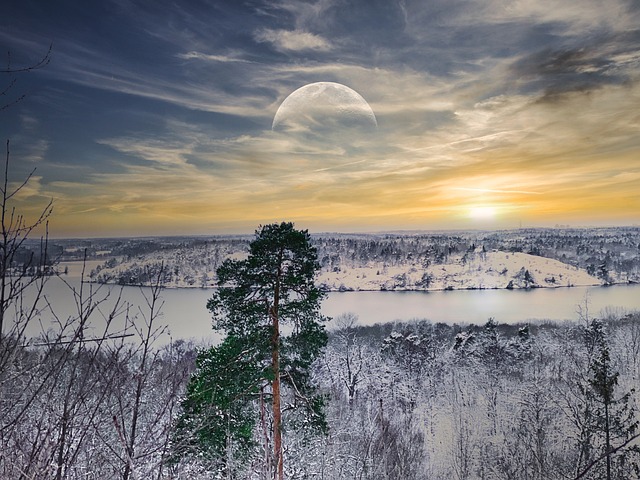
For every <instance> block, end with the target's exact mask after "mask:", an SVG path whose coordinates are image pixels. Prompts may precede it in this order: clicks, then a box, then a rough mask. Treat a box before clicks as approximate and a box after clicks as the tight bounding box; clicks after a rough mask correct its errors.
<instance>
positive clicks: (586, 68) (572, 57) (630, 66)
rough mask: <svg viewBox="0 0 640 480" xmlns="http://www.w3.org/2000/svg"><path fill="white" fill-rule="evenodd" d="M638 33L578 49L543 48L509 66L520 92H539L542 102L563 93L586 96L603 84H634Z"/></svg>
mask: <svg viewBox="0 0 640 480" xmlns="http://www.w3.org/2000/svg"><path fill="white" fill-rule="evenodd" d="M638 45H640V44H639V43H638V32H632V33H627V34H625V35H621V36H619V37H616V38H615V39H608V40H603V41H601V42H597V43H592V44H589V45H585V46H582V47H580V48H565V49H552V48H545V49H542V50H539V51H536V52H534V53H532V54H529V55H527V56H525V57H524V58H522V59H520V60H518V61H517V62H515V63H514V64H513V65H512V66H511V71H512V73H513V74H514V76H515V77H516V78H517V79H518V80H519V81H521V82H522V83H521V86H520V88H521V90H522V91H524V92H526V93H535V92H539V93H540V94H541V95H542V97H543V99H545V100H551V99H554V98H559V97H561V96H562V95H563V94H566V93H572V92H579V93H588V92H590V91H593V90H598V89H600V88H602V87H603V86H606V85H621V84H624V83H626V82H629V81H634V78H635V77H636V76H637V67H638V66H639V64H640V48H638Z"/></svg>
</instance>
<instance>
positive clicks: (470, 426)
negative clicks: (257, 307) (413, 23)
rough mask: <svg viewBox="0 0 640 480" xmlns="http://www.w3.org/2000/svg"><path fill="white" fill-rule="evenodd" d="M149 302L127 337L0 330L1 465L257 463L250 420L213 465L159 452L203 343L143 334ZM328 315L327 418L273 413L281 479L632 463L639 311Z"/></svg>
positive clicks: (251, 469) (12, 473)
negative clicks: (474, 320) (280, 442)
mask: <svg viewBox="0 0 640 480" xmlns="http://www.w3.org/2000/svg"><path fill="white" fill-rule="evenodd" d="M154 301H158V299H155V300H154V298H151V299H150V305H148V306H147V308H148V312H145V313H144V315H141V317H140V318H138V319H135V320H132V330H131V331H132V332H135V333H134V336H133V337H131V338H126V339H124V338H120V339H114V338H111V339H106V340H104V339H101V340H97V341H93V340H92V339H91V337H89V336H88V335H85V334H87V333H89V332H87V331H86V329H87V327H88V326H87V325H86V324H83V323H82V318H84V317H83V315H85V313H86V311H84V310H83V311H81V312H79V314H80V317H79V318H77V319H74V320H75V321H74V322H67V323H65V324H64V325H62V327H64V328H62V329H61V331H60V332H59V334H58V336H56V337H50V338H43V339H38V340H34V341H31V342H27V343H22V342H20V343H19V342H16V339H15V338H11V337H7V336H4V337H3V338H2V345H1V347H2V349H1V350H0V354H1V357H0V362H1V363H0V382H1V383H0V391H1V392H2V396H1V397H0V412H1V414H2V416H1V418H2V425H1V431H0V432H1V436H0V440H1V442H2V448H1V450H0V451H1V453H0V478H7V479H9V478H24V479H31V478H56V479H62V478H65V479H80V478H83V479H85V478H96V479H97V478H101V479H102V478H122V479H128V478H157V479H163V478H194V479H197V478H202V479H208V478H237V479H258V478H265V477H264V476H263V461H264V440H263V438H262V436H261V434H256V437H255V438H253V439H252V440H253V441H252V444H251V445H252V447H251V451H250V454H249V456H248V457H247V458H245V459H244V460H243V461H242V462H240V460H238V464H237V465H235V464H233V461H232V462H231V464H229V465H225V468H223V469H221V468H220V464H219V462H217V461H213V460H211V459H207V458H203V457H201V456H198V455H185V456H183V457H179V458H177V457H176V456H175V454H174V453H173V452H174V451H175V450H176V449H179V444H177V443H176V437H175V435H174V426H175V424H176V421H177V419H178V418H179V416H180V408H181V400H182V399H183V398H184V397H183V396H184V392H185V388H186V386H187V384H188V381H189V377H190V375H191V374H192V373H193V369H194V365H195V358H196V356H197V355H198V354H199V353H200V352H203V351H206V348H207V347H206V346H203V345H197V346H196V345H192V344H189V343H185V342H183V341H175V342H173V343H171V344H170V345H167V346H164V347H161V348H156V347H154V344H153V338H154V332H156V329H157V328H161V326H160V325H156V324H155V323H154V322H157V318H156V319H155V320H154V315H155V314H154V313H153V311H152V310H153V308H154V307H153V303H154ZM93 302H95V299H94V300H93ZM79 304H82V305H86V306H87V307H89V306H90V304H91V302H88V303H87V302H86V301H84V303H80V302H79ZM141 312H142V311H141ZM156 313H157V311H156ZM114 314H117V312H114ZM337 320H338V322H337V323H338V324H339V327H338V328H336V329H335V330H332V331H331V332H329V341H328V345H327V347H326V349H325V351H324V352H323V354H322V355H321V357H320V358H319V359H318V360H317V362H316V363H315V364H314V367H313V382H314V383H315V384H316V385H317V388H318V389H319V391H320V392H321V393H322V395H324V396H325V398H326V407H325V408H326V422H327V426H328V428H327V430H326V432H324V433H321V432H320V433H318V432H312V431H309V430H305V429H304V428H302V429H301V428H299V425H297V426H296V425H295V418H292V419H289V420H287V421H293V422H294V425H293V426H291V427H289V426H287V427H286V428H285V430H284V442H285V449H284V456H285V478H291V479H294V478H295V479H305V478H308V479H311V478H314V479H320V478H325V479H329V478H336V479H354V478H358V479H398V478H406V479H446V478H447V479H448V478H455V479H505V480H507V479H564V478H566V479H577V478H584V479H602V478H607V477H606V474H605V469H606V463H607V462H606V460H607V458H609V459H610V468H611V472H612V473H611V477H610V478H615V479H632V478H639V474H638V462H639V461H640V456H639V451H638V441H637V440H638V437H637V435H638V431H637V426H638V420H639V419H640V416H639V414H638V410H637V401H638V393H637V392H636V390H635V387H636V386H637V384H638V374H639V372H640V370H639V362H640V361H639V358H640V355H639V354H640V315H639V314H638V313H630V314H627V315H624V316H623V317H618V318H601V319H597V318H595V317H594V318H592V317H591V316H590V315H589V314H588V312H587V310H586V309H585V310H584V313H583V315H582V317H581V318H580V319H579V320H576V322H574V323H563V324H552V323H546V324H545V323H543V324H523V325H509V326H507V325H499V324H496V323H495V322H494V321H493V320H491V319H489V320H488V321H487V323H486V324H485V325H475V326H474V325H471V326H465V327H462V326H457V325H444V324H431V323H429V322H426V321H423V322H420V321H416V322H411V323H403V324H398V323H389V324H384V325H376V326H372V327H361V326H358V319H357V318H355V317H354V316H353V315H350V314H345V315H344V316H343V317H341V318H339V319H337ZM106 336H108V335H106ZM268 421H270V419H267V422H268ZM287 425H288V424H287ZM294 427H295V428H294ZM607 442H609V449H608V450H607ZM607 451H608V452H609V455H608V456H607V455H606V453H607Z"/></svg>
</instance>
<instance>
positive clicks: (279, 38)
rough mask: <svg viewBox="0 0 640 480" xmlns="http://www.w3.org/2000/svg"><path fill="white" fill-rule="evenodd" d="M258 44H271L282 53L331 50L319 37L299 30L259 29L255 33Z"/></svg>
mask: <svg viewBox="0 0 640 480" xmlns="http://www.w3.org/2000/svg"><path fill="white" fill-rule="evenodd" d="M255 39H256V40H257V41H258V42H267V43H270V44H272V45H273V46H274V47H275V48H276V50H280V51H284V52H297V51H305V50H315V51H319V52H327V51H329V50H331V44H330V43H329V42H328V41H327V40H325V39H324V38H322V37H321V36H319V35H315V34H313V33H310V32H305V31H301V30H272V29H268V28H265V29H261V30H258V31H257V32H256V33H255Z"/></svg>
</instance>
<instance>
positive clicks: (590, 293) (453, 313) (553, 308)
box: [27, 265, 640, 343]
mask: <svg viewBox="0 0 640 480" xmlns="http://www.w3.org/2000/svg"><path fill="white" fill-rule="evenodd" d="M89 267H91V266H89ZM88 270H89V268H88ZM79 278H80V270H79V269H78V267H77V265H71V267H70V269H69V275H67V276H64V279H65V280H66V281H67V282H68V283H69V284H71V285H75V286H76V288H77V286H78V285H79ZM89 287H91V288H93V289H95V290H96V292H97V293H96V294H95V297H96V298H102V297H104V296H106V295H107V294H108V295H109V298H108V299H107V300H106V301H105V302H104V303H103V304H102V305H101V306H100V308H99V310H98V311H97V312H96V314H94V316H93V317H92V324H93V325H95V329H96V334H98V332H99V331H100V328H101V326H102V325H103V324H104V320H103V316H105V315H107V314H108V312H109V310H110V308H111V306H112V305H113V302H114V301H115V298H116V297H118V295H121V296H122V300H123V301H124V302H128V303H130V304H131V305H133V306H134V307H133V308H131V310H130V313H131V315H136V314H137V315H138V316H140V312H139V311H138V307H139V306H142V307H144V305H145V304H146V302H145V294H147V295H148V293H149V292H148V289H145V288H142V289H141V288H139V287H118V286H111V285H110V286H107V285H91V286H89V285H87V284H85V291H86V290H87V288H89ZM45 294H46V297H47V300H48V301H49V303H50V304H51V306H52V307H53V309H54V310H55V311H56V313H57V314H58V317H59V318H63V319H64V318H67V317H68V316H69V315H73V314H74V312H75V311H76V307H75V305H74V302H73V299H72V295H71V293H70V290H69V287H68V286H67V285H66V284H65V282H63V281H62V280H61V279H58V278H52V279H50V280H49V282H48V283H47V285H46V289H45ZM210 297H211V290H203V289H198V288H192V289H165V290H164V291H163V292H162V298H163V301H164V304H163V308H162V317H161V318H160V322H161V323H163V324H166V325H167V326H168V331H167V333H165V334H164V335H163V337H162V339H161V342H163V343H164V342H167V341H168V340H169V339H170V338H174V339H175V338H193V339H196V340H203V341H210V340H212V339H214V338H215V337H214V334H213V332H212V329H211V317H210V314H209V312H208V311H207V309H206V303H207V300H208V299H209V298H210ZM585 305H587V306H588V309H589V315H590V316H592V317H593V316H602V315H606V314H609V313H616V314H618V313H624V312H628V311H633V310H640V285H616V286H611V287H573V288H554V289H547V288H539V289H532V290H456V291H438V292H428V293H426V292H400V291H376V292H340V293H338V292H336V293H330V294H329V295H328V297H327V299H326V300H325V301H324V302H323V305H322V312H323V314H325V315H327V316H330V317H336V316H338V315H340V314H342V313H347V312H350V313H354V314H356V315H357V316H358V318H359V321H360V323H361V324H365V325H370V324H374V323H384V322H389V321H394V320H413V319H429V320H431V321H433V322H444V323H449V324H452V323H464V324H467V323H478V324H482V323H485V322H486V321H487V319H488V318H489V317H494V318H495V319H496V321H498V322H500V323H514V322H521V321H527V320H546V319H549V320H556V321H563V320H577V319H578V310H579V308H582V309H584V308H585ZM143 311H144V308H143ZM45 315H46V312H45ZM45 315H43V317H45ZM43 326H44V327H45V328H47V324H46V319H45V321H44V322H43ZM40 329H41V327H40V326H39V325H32V328H31V329H30V330H29V332H27V333H28V334H30V335H34V334H37V333H38V332H39V331H40Z"/></svg>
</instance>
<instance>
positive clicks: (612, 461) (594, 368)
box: [578, 319, 640, 480]
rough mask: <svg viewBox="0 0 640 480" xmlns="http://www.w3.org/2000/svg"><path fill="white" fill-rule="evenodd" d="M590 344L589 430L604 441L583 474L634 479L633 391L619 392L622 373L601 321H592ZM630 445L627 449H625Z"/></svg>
mask: <svg viewBox="0 0 640 480" xmlns="http://www.w3.org/2000/svg"><path fill="white" fill-rule="evenodd" d="M586 341H587V345H588V346H589V347H591V348H592V356H591V359H590V362H589V377H588V379H587V385H586V386H585V387H586V388H584V394H585V396H586V397H587V401H588V402H587V404H590V405H591V409H590V410H591V411H590V412H589V413H590V414H589V416H588V417H586V418H587V419H588V420H589V423H590V425H589V427H590V430H591V431H592V432H593V434H594V435H595V437H596V438H598V437H599V439H600V443H601V448H600V451H601V454H600V455H599V456H597V457H596V458H595V459H594V460H593V461H592V462H590V463H589V465H587V467H586V468H585V469H584V470H583V472H582V473H583V475H580V476H579V477H578V478H582V477H583V476H584V474H586V473H587V472H589V471H590V470H591V473H593V472H599V477H601V478H605V479H606V480H612V479H623V478H624V479H627V478H631V477H630V475H631V474H632V473H633V474H635V475H638V473H640V472H639V464H638V453H640V452H639V450H638V448H637V446H630V447H627V445H628V443H629V441H630V440H632V439H633V438H636V437H637V430H638V425H639V424H638V421H637V420H636V415H635V408H634V406H633V404H632V401H631V394H632V393H633V391H631V392H627V393H625V394H623V395H619V394H618V392H617V390H618V388H617V387H618V377H619V373H618V372H617V371H616V370H615V369H614V367H613V365H612V361H611V354H610V351H609V343H608V339H607V336H606V332H605V331H604V326H603V324H602V322H601V321H600V320H598V319H595V320H592V321H591V322H590V323H589V325H588V327H587V329H586ZM625 447H627V448H625Z"/></svg>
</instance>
